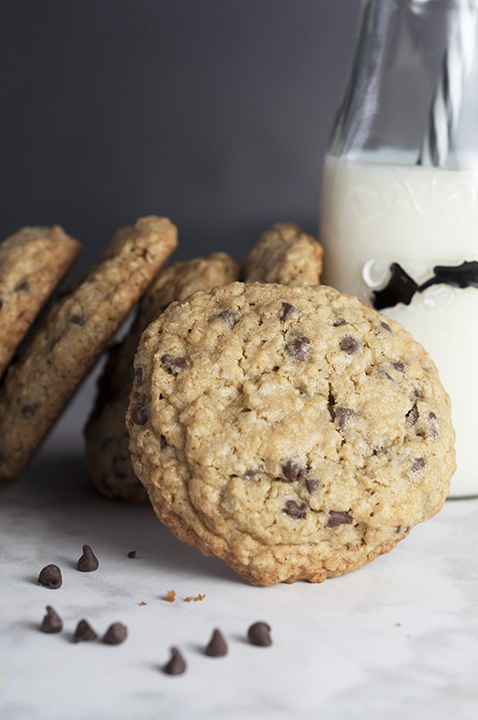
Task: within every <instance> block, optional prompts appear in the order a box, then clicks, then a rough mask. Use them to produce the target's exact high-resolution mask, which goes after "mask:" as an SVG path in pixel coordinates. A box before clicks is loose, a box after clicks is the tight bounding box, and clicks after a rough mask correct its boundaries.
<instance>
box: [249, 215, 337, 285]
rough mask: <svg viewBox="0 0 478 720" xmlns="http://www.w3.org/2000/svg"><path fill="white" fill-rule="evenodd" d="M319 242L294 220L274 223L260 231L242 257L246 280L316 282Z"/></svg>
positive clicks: (311, 283)
mask: <svg viewBox="0 0 478 720" xmlns="http://www.w3.org/2000/svg"><path fill="white" fill-rule="evenodd" d="M322 255H323V248H322V245H321V244H320V243H319V242H317V240H315V239H314V238H313V237H312V236H311V235H306V233H304V232H303V231H302V230H301V229H300V227H299V226H298V225H295V224H294V223H277V224H276V225H273V227H272V228H271V229H270V230H266V231H265V232H264V233H262V235H261V237H260V239H259V242H258V243H257V245H255V246H254V247H253V248H252V250H251V252H250V253H249V254H248V256H247V257H246V259H245V261H244V265H243V269H242V276H243V278H244V281H245V282H246V283H253V282H262V283H282V284H283V285H318V284H319V282H320V273H321V272H322Z"/></svg>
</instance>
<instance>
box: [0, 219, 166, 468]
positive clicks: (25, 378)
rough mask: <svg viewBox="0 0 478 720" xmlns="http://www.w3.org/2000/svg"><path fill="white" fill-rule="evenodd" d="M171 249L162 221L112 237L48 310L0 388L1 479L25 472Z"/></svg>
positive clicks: (142, 224) (145, 222) (139, 224)
mask: <svg viewBox="0 0 478 720" xmlns="http://www.w3.org/2000/svg"><path fill="white" fill-rule="evenodd" d="M175 247H176V228H175V227H174V225H173V224H172V223H171V222H170V221H169V220H168V219H166V218H157V217H154V216H151V217H146V218H141V219H140V220H138V222H137V223H136V225H135V226H134V227H126V228H122V229H121V230H119V231H118V232H117V233H116V235H115V236H114V238H113V239H112V241H111V243H110V245H109V247H108V248H107V250H106V252H105V254H104V255H103V257H102V258H101V259H100V261H99V262H98V263H97V264H96V265H94V266H93V267H92V268H91V269H90V271H89V272H88V273H87V275H86V276H85V278H84V279H83V281H82V282H81V283H79V284H78V285H76V286H75V287H74V288H73V289H71V290H70V291H69V292H68V293H67V294H66V295H64V296H63V297H62V299H61V300H60V301H59V302H58V303H56V304H55V305H53V307H52V308H51V310H50V312H49V313H48V314H47V316H46V318H45V320H44V321H43V323H42V324H41V326H40V327H39V329H38V331H37V332H36V334H35V336H34V337H33V339H32V341H31V343H30V345H29V346H28V348H27V350H26V351H25V353H24V355H23V356H22V357H21V358H20V359H19V360H18V361H17V362H15V363H13V364H12V365H11V366H10V367H9V369H8V371H7V373H6V375H5V380H4V383H3V386H2V387H1V388H0V478H1V479H4V480H11V479H13V478H15V477H16V476H17V475H18V474H19V473H20V472H21V471H22V470H23V468H24V467H25V466H26V464H27V463H28V461H29V459H30V457H31V455H32V453H33V452H34V450H35V449H36V447H37V446H38V444H39V443H40V442H41V440H42V439H43V437H44V436H45V434H46V433H47V432H48V430H49V429H50V428H51V426H52V425H53V423H54V422H55V420H56V419H57V417H58V416H59V414H60V413H61V411H62V410H63V408H64V407H65V405H66V404H67V402H68V400H69V399H70V398H71V396H72V395H73V393H74V391H75V390H76V388H77V387H78V385H79V384H80V382H81V380H82V379H83V377H84V376H85V375H86V374H87V373H88V371H89V370H90V369H91V368H92V366H93V365H94V363H95V362H96V360H97V359H98V358H99V356H100V355H101V353H102V352H103V350H104V349H105V347H106V345H107V343H108V341H109V340H110V338H111V337H112V336H113V334H114V333H115V331H116V329H117V328H118V326H119V325H120V323H121V322H122V321H123V320H124V319H125V317H126V316H127V314H128V313H129V311H130V310H131V308H132V307H133V305H134V303H135V302H136V301H137V300H138V298H139V296H140V295H141V294H142V293H143V291H144V289H145V288H146V286H147V285H148V283H149V282H150V281H151V278H152V277H153V276H154V274H155V273H156V272H157V271H158V269H159V268H160V267H161V265H162V264H163V263H164V262H165V260H166V259H167V258H168V256H169V255H170V253H171V252H172V250H174V248H175Z"/></svg>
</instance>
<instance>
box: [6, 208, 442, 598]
mask: <svg viewBox="0 0 478 720" xmlns="http://www.w3.org/2000/svg"><path fill="white" fill-rule="evenodd" d="M54 230H55V232H56V233H57V234H58V232H60V231H59V229H54ZM35 232H39V233H40V234H42V233H43V235H45V234H47V231H45V230H44V229H43V230H42V229H37V230H36V231H35ZM52 232H53V231H52ZM33 234H35V233H33ZM7 242H9V241H7ZM68 242H69V247H70V254H71V256H72V257H73V256H74V255H75V254H76V253H77V251H78V245H77V243H76V242H75V241H73V240H72V239H68ZM175 245H176V229H175V228H174V226H173V225H172V224H171V223H170V222H169V221H168V220H166V219H164V218H144V219H143V220H140V221H138V223H137V224H136V226H135V227H134V228H126V229H123V230H122V231H120V232H119V233H118V235H117V236H116V237H115V238H114V239H113V242H112V245H111V247H110V248H109V249H108V251H107V253H106V254H105V256H104V257H103V259H102V260H101V261H100V262H99V263H98V264H97V265H96V266H94V268H93V269H92V270H91V272H90V274H89V275H88V276H87V277H86V278H85V280H84V281H83V282H82V283H81V284H80V285H78V286H77V287H76V288H73V289H72V290H71V291H70V292H69V293H68V294H67V295H66V296H65V297H63V298H62V300H61V301H59V303H57V304H56V305H54V306H53V307H52V308H51V309H50V311H49V313H48V315H47V316H46V319H45V320H44V321H43V323H42V324H41V326H40V327H39V329H38V330H37V331H36V333H35V335H34V337H33V339H32V341H31V342H30V344H29V346H28V349H27V350H26V352H25V353H24V355H23V356H22V357H21V358H20V359H18V360H16V361H14V362H13V363H12V364H11V365H10V367H9V369H8V371H7V373H6V375H5V377H4V380H3V385H2V387H1V388H0V476H1V477H4V478H12V477H14V476H15V475H17V474H18V473H19V472H20V471H21V470H22V468H23V467H24V466H25V464H26V462H27V461H28V459H29V457H30V456H31V454H32V452H33V450H34V448H35V447H36V445H37V444H38V443H39V442H40V440H41V438H42V437H43V436H44V435H45V433H46V432H47V431H48V429H49V427H51V425H52V423H53V422H54V420H55V419H56V417H57V416H58V414H59V413H60V412H61V409H62V407H63V406H64V404H65V403H66V402H67V401H68V399H69V398H70V397H71V395H72V393H73V392H74V390H75V388H76V387H77V386H78V384H79V382H80V381H81V378H82V377H83V376H84V374H85V373H86V372H87V371H88V370H89V368H90V367H91V366H92V364H93V363H94V362H95V360H96V359H97V357H98V356H99V354H100V353H101V352H102V351H103V349H104V348H105V346H106V344H107V343H108V341H109V339H110V338H111V337H112V335H113V334H114V332H115V329H116V327H117V326H118V324H119V323H120V322H121V320H122V319H123V318H124V317H125V316H126V315H127V313H128V312H129V309H130V308H131V307H132V305H133V304H134V303H135V302H136V300H137V299H138V298H140V297H141V296H142V297H141V299H140V303H139V309H138V312H137V315H136V318H135V320H134V322H133V325H132V327H131V330H130V332H129V334H128V335H127V336H126V337H125V339H124V340H123V342H122V343H121V344H118V345H114V346H113V347H112V348H111V349H110V350H109V355H108V360H107V363H106V367H105V371H104V374H103V376H102V378H101V379H100V382H99V389H98V397H97V399H96V404H95V407H94V409H93V411H92V413H91V416H90V418H89V420H88V423H87V426H86V429H85V433H86V440H87V463H88V470H89V474H90V476H91V477H92V479H93V481H94V483H95V485H96V487H97V488H98V489H99V490H100V492H102V493H103V494H104V495H107V496H109V497H112V498H119V499H122V500H125V501H128V502H142V501H144V500H146V499H147V497H148V496H149V499H150V501H151V502H152V504H153V507H154V509H155V511H156V513H157V515H158V517H159V518H160V519H161V521H162V522H163V523H165V524H166V525H167V526H168V527H170V528H171V530H172V531H173V532H174V533H175V534H176V536H177V537H179V538H180V539H181V540H183V541H184V542H186V543H187V544H189V545H192V546H194V547H196V548H197V549H199V550H200V551H201V552H202V553H204V554H206V555H215V556H217V557H220V558H222V559H223V560H225V562H227V563H228V564H229V565H230V566H231V567H232V568H234V569H235V570H236V571H237V572H238V573H239V574H241V575H242V576H243V577H245V578H247V579H248V580H249V581H251V582H253V583H258V584H271V583H275V582H294V581H295V580H298V579H307V580H309V581H311V582H322V581H323V580H324V579H325V578H326V577H330V576H335V575H340V574H341V573H344V572H349V571H351V570H354V569H356V568H359V567H361V566H362V565H364V564H365V563H367V562H369V561H371V560H373V559H374V558H375V557H377V556H379V555H381V554H383V553H386V552H388V551H390V550H391V549H392V548H393V547H395V545H396V544H397V543H398V542H399V541H400V540H402V539H403V538H404V537H406V536H407V535H408V533H409V532H410V530H411V528H412V527H413V526H414V525H416V524H417V523H420V522H422V521H423V520H426V519H427V518H430V517H432V516H433V515H434V514H435V513H436V512H438V511H439V510H440V508H441V507H442V505H443V502H444V500H445V498H446V495H447V493H448V487H449V480H450V477H451V475H452V473H453V472H454V468H455V458H454V449H453V444H454V433H453V429H452V426H451V420H450V402H449V399H448V396H447V395H446V393H445V391H444V390H443V387H442V385H441V383H440V381H439V379H438V375H437V371H436V369H435V367H434V365H433V363H432V361H431V360H430V358H429V356H428V355H427V353H426V352H425V351H424V350H423V348H421V346H419V345H418V344H417V343H416V342H415V341H414V340H413V338H412V337H411V336H410V335H409V334H408V333H407V332H406V331H405V330H404V329H403V328H402V327H401V326H400V325H398V324H397V323H395V322H393V321H391V320H388V319H386V318H384V317H382V316H381V315H379V314H378V313H377V312H376V311H374V310H373V309H371V308H369V307H367V306H365V305H364V304H363V303H361V302H360V301H359V300H357V299H356V298H352V297H349V296H345V295H343V294H341V293H339V292H337V291H336V290H333V289H332V288H328V287H324V286H321V285H320V273H321V269H322V248H321V246H320V244H319V243H318V242H317V241H316V240H314V238H312V237H310V236H308V235H306V234H305V233H304V232H302V230H301V229H300V228H299V227H298V226H297V225H294V224H292V223H281V224H277V225H274V226H273V228H271V229H270V230H268V231H266V232H265V233H264V234H263V235H262V237H261V238H260V240H259V242H258V244H257V245H256V247H254V248H253V249H252V251H251V252H250V253H249V255H248V257H247V258H246V261H245V263H244V264H243V266H242V268H240V267H239V266H238V265H237V264H236V262H235V261H234V260H233V259H232V258H231V257H230V256H228V255H227V254H225V253H215V254H213V255H211V256H210V257H207V258H196V259H194V260H191V261H189V262H182V263H176V264H175V265H172V266H171V267H169V268H167V269H166V270H160V267H161V265H162V264H163V263H164V261H165V259H166V258H167V257H168V255H169V254H170V253H171V251H172V250H173V249H174V247H175ZM0 252H1V251H0ZM67 265H68V261H64V267H63V265H62V268H63V271H64V269H65V268H66V266H67ZM1 268H2V263H1V254H0V298H1V299H2V300H3V299H4V297H7V290H6V288H7V285H8V288H10V290H9V292H10V295H8V298H9V300H8V306H9V307H16V306H18V311H17V315H18V314H21V310H20V307H24V306H21V305H20V300H22V299H23V296H21V294H20V293H21V292H25V286H24V285H23V283H24V280H23V279H22V278H23V276H22V277H20V275H19V274H18V272H19V271H16V272H17V275H15V279H14V280H10V279H9V280H8V283H7V282H6V281H5V277H6V272H5V273H4V274H3V276H2V273H1ZM58 273H59V274H61V272H60V271H58ZM12 277H13V275H12ZM55 278H56V276H55ZM56 279H57V278H56ZM26 282H27V286H26V287H27V288H28V287H29V285H28V283H29V280H27V281H26ZM49 282H50V285H51V286H53V285H54V284H55V279H53V280H50V281H49ZM22 287H23V290H22V289H21V288H22ZM49 292H51V288H50V289H49V291H48V292H47V291H46V290H45V292H44V295H45V297H48V294H49ZM15 293H16V294H15ZM143 293H144V294H143ZM17 296H18V298H19V299H17ZM12 298H15V300H14V301H13V300H12ZM0 302H1V301H0ZM15 303H16V304H17V305H15ZM4 305H5V303H4ZM3 307H4V306H2V305H0V322H2V318H3V317H11V316H12V313H13V312H14V310H10V311H9V313H10V315H8V316H3V315H2V312H3ZM37 310H38V308H37ZM37 310H35V311H32V313H31V315H32V316H33V315H34V314H35V312H36V311H37ZM23 314H24V313H23ZM7 324H8V321H7ZM0 327H2V326H1V325H0ZM3 334H4V337H6V338H7V341H6V342H5V345H8V347H9V348H10V350H9V351H8V350H6V351H5V356H6V357H7V362H8V356H7V354H8V352H10V355H11V353H12V348H13V347H14V345H15V343H16V342H18V338H13V335H12V333H11V331H10V334H9V333H8V332H6V331H5V329H4V330H3ZM1 357H2V356H1V355H0V359H1ZM58 378H61V382H58ZM125 416H126V423H125V420H124V418H125Z"/></svg>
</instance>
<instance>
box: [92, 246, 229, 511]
mask: <svg viewBox="0 0 478 720" xmlns="http://www.w3.org/2000/svg"><path fill="white" fill-rule="evenodd" d="M238 276H239V267H238V265H237V264H236V263H235V261H234V260H233V259H232V258H231V257H230V256H229V255H227V254H226V253H214V254H213V255H210V256H209V257H207V258H196V259H195V260H190V261H189V262H178V263H176V264H175V265H173V266H172V267H170V268H167V269H166V270H163V271H161V272H160V273H159V274H158V276H157V278H156V279H155V280H153V282H152V283H151V284H150V286H149V287H148V289H147V290H146V292H145V294H144V295H143V297H142V298H141V302H140V306H139V310H138V314H137V316H136V319H135V321H134V323H133V326H132V328H131V331H130V333H129V334H128V335H127V336H126V338H125V339H124V341H123V342H122V343H121V344H119V345H115V346H114V347H113V348H112V349H111V350H110V353H109V357H108V362H107V364H106V367H105V371H104V373H103V375H102V377H101V379H100V381H99V385H98V397H97V400H96V405H95V408H94V410H93V412H92V414H91V417H90V418H89V420H88V423H87V425H86V428H85V435H86V454H87V462H88V472H89V475H90V477H91V478H92V479H93V481H94V483H95V485H96V487H97V488H98V490H99V491H100V492H101V493H103V495H106V496H107V497H111V498H119V499H121V500H125V501H126V502H132V503H140V502H145V501H146V500H147V494H146V490H145V489H144V487H143V485H142V483H141V482H140V481H139V480H138V478H137V477H136V475H135V474H134V472H133V468H132V466H131V459H130V455H129V449H128V444H129V434H128V429H127V427H126V422H125V415H126V411H127V409H128V404H129V395H130V392H131V388H132V386H133V380H134V367H133V361H134V355H135V352H136V348H137V347H138V343H139V341H140V338H141V334H142V332H143V331H144V330H145V328H146V327H147V326H148V325H149V323H150V322H153V320H156V319H157V318H158V316H159V315H160V314H161V313H162V312H163V310H165V308H167V307H168V305H169V304H170V303H172V302H173V301H174V300H184V299H185V298H186V297H188V296H189V295H191V294H192V293H194V292H196V291H198V290H203V291H204V292H208V291H209V290H211V289H212V288H213V287H216V286H217V285H227V284H228V283H231V282H233V281H234V280H237V278H238Z"/></svg>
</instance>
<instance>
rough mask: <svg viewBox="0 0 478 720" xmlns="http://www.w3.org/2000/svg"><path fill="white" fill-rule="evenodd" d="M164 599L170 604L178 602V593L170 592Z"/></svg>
mask: <svg viewBox="0 0 478 720" xmlns="http://www.w3.org/2000/svg"><path fill="white" fill-rule="evenodd" d="M164 599H165V600H167V601H168V602H174V601H175V600H176V591H175V590H168V592H167V593H166V595H165V596H164Z"/></svg>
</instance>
